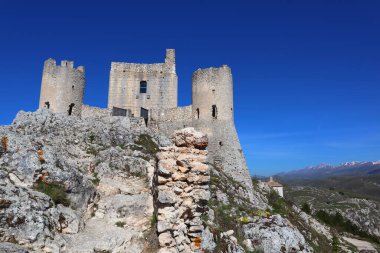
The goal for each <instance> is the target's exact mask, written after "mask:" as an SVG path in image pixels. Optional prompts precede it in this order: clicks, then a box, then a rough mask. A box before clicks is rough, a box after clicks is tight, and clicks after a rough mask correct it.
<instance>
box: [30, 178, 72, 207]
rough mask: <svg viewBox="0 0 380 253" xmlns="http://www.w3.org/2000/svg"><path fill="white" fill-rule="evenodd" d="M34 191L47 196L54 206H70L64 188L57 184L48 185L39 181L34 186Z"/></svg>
mask: <svg viewBox="0 0 380 253" xmlns="http://www.w3.org/2000/svg"><path fill="white" fill-rule="evenodd" d="M35 189H36V190H37V191H39V192H42V193H45V194H46V195H48V196H49V197H50V198H51V199H52V200H53V202H54V203H55V204H56V205H58V204H62V205H64V206H70V199H69V198H68V197H67V194H66V191H65V188H63V187H62V186H60V185H58V184H48V183H45V182H43V181H41V180H39V181H37V183H36V185H35Z"/></svg>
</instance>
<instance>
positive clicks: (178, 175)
mask: <svg viewBox="0 0 380 253" xmlns="http://www.w3.org/2000/svg"><path fill="white" fill-rule="evenodd" d="M172 141H173V142H174V144H175V145H174V146H169V147H164V148H161V152H160V153H158V154H157V158H158V160H159V162H158V166H157V169H156V171H155V176H154V181H155V185H156V186H155V189H156V193H155V194H154V196H155V209H156V211H155V212H156V215H157V231H158V233H159V237H158V238H159V243H160V246H161V250H160V251H159V252H160V253H164V252H165V253H177V252H184V253H188V252H202V249H201V243H202V232H203V231H204V227H203V225H202V219H201V216H202V215H203V214H204V213H205V212H206V211H207V210H208V207H207V202H208V200H209V198H210V191H209V182H210V170H209V167H208V165H207V164H206V160H207V151H206V150H205V148H206V147H207V144H208V140H207V137H206V135H204V134H202V133H200V132H197V131H195V130H194V128H185V129H182V130H179V131H176V132H175V133H174V134H173V136H172Z"/></svg>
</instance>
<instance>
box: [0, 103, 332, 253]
mask: <svg viewBox="0 0 380 253" xmlns="http://www.w3.org/2000/svg"><path fill="white" fill-rule="evenodd" d="M195 143H200V144H199V145H198V144H195ZM206 146H207V137H206V136H204V135H203V134H201V133H198V132H196V131H194V129H184V130H181V131H179V132H178V133H176V134H175V135H174V136H173V137H172V138H169V137H167V136H163V135H162V134H160V133H158V132H155V131H153V130H151V129H148V128H146V127H145V124H144V122H143V120H142V119H141V120H140V119H136V118H127V117H104V118H86V119H79V118H76V117H67V116H63V115H56V114H51V113H49V112H48V111H39V112H36V113H26V112H20V113H19V114H18V115H17V117H16V119H15V120H14V122H13V124H12V125H10V126H2V127H0V178H1V180H0V252H19V253H21V252H23V253H25V252H31V253H36V252H57V253H66V252H67V253H74V252H78V253H79V252H80V253H87V252H88V253H90V252H91V253H93V252H96V253H100V252H102V253H107V252H115V253H116V252H118V253H124V252H137V253H138V252H161V253H163V252H230V253H233V252H236V253H237V252H273V253H278V252H313V251H314V252H318V251H317V250H316V249H317V248H316V247H317V246H316V244H315V243H314V244H312V243H310V242H313V238H316V237H319V233H318V232H317V231H314V230H313V231H314V232H313V233H311V232H309V230H310V229H311V227H310V226H309V225H308V223H305V222H304V223H302V222H301V223H302V224H303V225H304V226H299V223H300V222H299V218H300V217H301V216H300V214H301V213H302V212H301V211H299V210H298V211H294V212H293V211H292V216H290V215H289V212H282V211H278V210H279V209H278V207H276V205H277V204H276V201H277V200H276V201H273V198H272V197H271V196H272V195H273V192H272V191H271V190H270V189H269V188H265V187H256V189H255V195H256V196H257V198H258V199H259V200H260V203H259V204H258V203H257V202H256V203H255V204H254V203H252V202H251V201H250V200H249V199H246V198H245V197H244V196H247V194H246V191H247V189H246V188H245V187H244V186H243V185H242V184H241V182H237V181H235V180H233V179H232V178H230V177H229V176H227V175H226V174H225V173H224V172H223V170H222V168H219V167H214V165H212V164H207V163H205V161H206V159H205V156H207V150H204V148H205V147H206ZM286 210H287V211H289V210H290V209H288V207H287V209H286ZM321 238H322V237H321ZM323 238H325V239H324V240H322V239H321V240H320V242H322V241H324V244H323V245H324V246H325V247H327V248H329V247H332V239H331V238H328V237H326V236H325V237H323ZM317 244H318V243H317ZM326 252H328V251H326Z"/></svg>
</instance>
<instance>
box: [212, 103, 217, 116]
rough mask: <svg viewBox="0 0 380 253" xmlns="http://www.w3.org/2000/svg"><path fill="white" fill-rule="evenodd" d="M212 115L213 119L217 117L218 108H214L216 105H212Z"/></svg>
mask: <svg viewBox="0 0 380 253" xmlns="http://www.w3.org/2000/svg"><path fill="white" fill-rule="evenodd" d="M212 117H213V118H214V119H217V118H218V109H217V108H216V105H212Z"/></svg>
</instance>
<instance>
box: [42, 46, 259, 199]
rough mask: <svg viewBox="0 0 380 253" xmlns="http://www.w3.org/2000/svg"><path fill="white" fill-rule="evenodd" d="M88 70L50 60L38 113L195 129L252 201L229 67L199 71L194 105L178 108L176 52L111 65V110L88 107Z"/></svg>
mask: <svg viewBox="0 0 380 253" xmlns="http://www.w3.org/2000/svg"><path fill="white" fill-rule="evenodd" d="M84 85H85V79H84V68H83V67H78V68H77V69H75V68H74V67H73V62H69V61H62V64H61V66H56V63H55V61H54V60H52V59H49V60H47V61H45V65H44V71H43V77H42V85H41V97H40V106H39V108H40V109H41V108H49V109H50V110H51V111H53V112H55V113H66V114H67V115H74V116H79V117H99V116H110V115H112V116H129V117H142V118H144V119H145V122H146V124H147V126H148V127H150V128H154V129H157V130H158V131H160V132H163V133H165V134H167V135H170V134H172V133H173V132H174V131H175V130H179V129H182V128H184V127H194V128H195V129H197V130H198V131H201V132H203V133H206V134H207V135H208V138H209V147H208V151H209V156H208V159H209V161H208V162H209V163H210V164H212V165H214V167H216V168H218V169H220V170H222V171H223V172H225V173H226V174H227V175H228V176H230V177H232V178H234V179H235V180H237V181H239V182H241V183H242V184H244V186H245V187H246V188H247V190H248V191H247V192H248V195H249V197H250V199H251V200H252V201H254V199H253V198H254V197H253V195H252V193H251V192H252V190H253V187H252V182H251V177H250V174H249V171H248V168H247V165H246V161H245V157H244V154H243V152H242V149H241V145H240V142H239V139H238V136H237V133H236V129H235V124H234V109H233V81H232V73H231V69H230V68H229V67H228V66H227V65H223V66H221V67H218V68H206V69H198V70H197V71H195V72H194V74H193V77H192V104H191V105H189V106H183V107H178V104H177V102H178V94H177V93H178V92H177V91H178V77H177V74H176V66H175V51H174V49H167V50H166V58H165V62H163V63H155V64H137V63H124V62H112V64H111V71H110V79H109V94H108V106H107V108H104V109H103V108H97V107H91V106H86V105H83V94H84Z"/></svg>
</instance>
